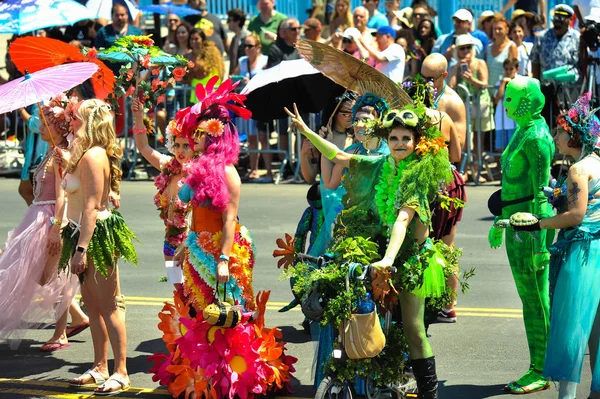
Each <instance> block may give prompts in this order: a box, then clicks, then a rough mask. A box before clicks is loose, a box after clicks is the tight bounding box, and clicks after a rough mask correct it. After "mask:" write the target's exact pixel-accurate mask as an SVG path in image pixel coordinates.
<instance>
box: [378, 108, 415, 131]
mask: <svg viewBox="0 0 600 399" xmlns="http://www.w3.org/2000/svg"><path fill="white" fill-rule="evenodd" d="M394 122H399V123H400V124H401V125H402V126H405V127H416V126H417V124H418V123H419V117H418V116H417V114H416V113H415V112H414V111H411V110H404V111H398V110H390V111H389V112H388V113H387V115H386V116H385V117H384V118H383V125H384V126H385V127H387V128H390V127H392V126H393V124H394Z"/></svg>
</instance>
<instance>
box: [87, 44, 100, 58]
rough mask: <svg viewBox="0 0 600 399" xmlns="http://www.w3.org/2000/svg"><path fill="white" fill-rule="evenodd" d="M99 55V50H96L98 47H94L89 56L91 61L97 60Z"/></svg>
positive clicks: (88, 53)
mask: <svg viewBox="0 0 600 399" xmlns="http://www.w3.org/2000/svg"><path fill="white" fill-rule="evenodd" d="M97 55H98V50H96V47H92V48H90V49H88V52H87V56H88V57H89V58H90V59H95V58H96V56H97Z"/></svg>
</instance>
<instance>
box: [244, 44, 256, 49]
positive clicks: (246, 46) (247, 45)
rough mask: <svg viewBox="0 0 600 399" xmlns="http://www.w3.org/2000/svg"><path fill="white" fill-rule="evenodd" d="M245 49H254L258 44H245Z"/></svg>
mask: <svg viewBox="0 0 600 399" xmlns="http://www.w3.org/2000/svg"><path fill="white" fill-rule="evenodd" d="M244 47H245V48H253V47H256V44H244Z"/></svg>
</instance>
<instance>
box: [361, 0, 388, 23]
mask: <svg viewBox="0 0 600 399" xmlns="http://www.w3.org/2000/svg"><path fill="white" fill-rule="evenodd" d="M362 4H363V7H365V8H366V9H367V11H368V12H369V20H368V21H367V28H369V29H375V30H377V29H379V28H380V27H382V26H389V23H388V20H387V18H386V17H385V15H384V14H382V13H380V12H379V11H377V7H379V0H363V2H362Z"/></svg>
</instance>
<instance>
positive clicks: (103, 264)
mask: <svg viewBox="0 0 600 399" xmlns="http://www.w3.org/2000/svg"><path fill="white" fill-rule="evenodd" d="M79 233H80V232H79V230H78V229H77V227H76V226H75V225H73V224H72V223H69V224H68V225H67V226H66V227H65V228H63V230H62V233H61V235H62V240H63V248H62V253H61V255H60V260H59V262H58V269H59V270H60V271H62V270H64V269H66V268H67V267H68V266H69V262H70V260H71V257H72V256H73V254H74V253H75V249H76V248H77V243H78V241H79ZM133 240H136V241H138V242H139V240H138V239H137V237H136V236H135V234H133V232H132V231H131V230H130V229H129V227H127V224H126V223H125V219H123V216H121V214H120V213H119V212H117V211H114V210H113V211H111V214H110V216H109V217H108V218H107V219H104V220H96V227H95V229H94V234H93V235H92V239H91V240H90V243H89V245H88V248H87V256H88V259H91V260H92V262H94V266H95V267H96V270H97V271H98V272H99V273H100V274H101V275H103V276H104V277H105V278H106V277H108V267H114V266H116V264H117V259H119V258H122V259H124V260H125V261H127V262H130V263H133V264H134V265H136V266H137V263H138V258H137V253H136V252H135V248H134V246H133Z"/></svg>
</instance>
